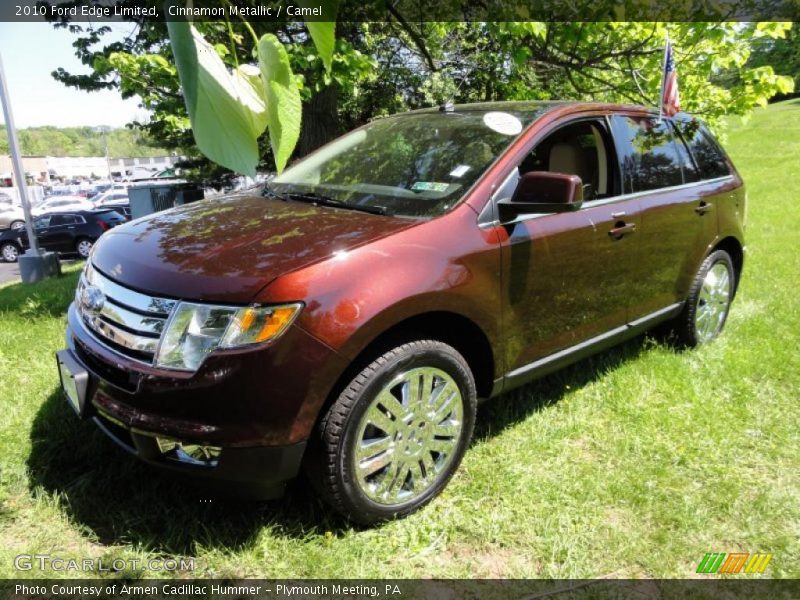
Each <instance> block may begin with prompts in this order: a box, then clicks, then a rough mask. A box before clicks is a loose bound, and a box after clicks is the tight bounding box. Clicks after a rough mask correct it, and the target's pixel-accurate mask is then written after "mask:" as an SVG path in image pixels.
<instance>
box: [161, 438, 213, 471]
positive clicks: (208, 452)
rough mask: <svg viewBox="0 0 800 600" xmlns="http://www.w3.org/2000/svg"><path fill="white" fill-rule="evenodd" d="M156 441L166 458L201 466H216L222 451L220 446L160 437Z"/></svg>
mask: <svg viewBox="0 0 800 600" xmlns="http://www.w3.org/2000/svg"><path fill="white" fill-rule="evenodd" d="M156 443H157V444H158V449H159V450H160V451H161V454H162V455H163V456H164V458H167V459H170V460H175V461H178V462H182V463H185V464H189V465H197V466H201V467H216V466H217V463H218V462H219V455H220V454H221V453H222V448H220V447H219V446H203V445H200V444H184V443H182V442H176V441H175V440H170V439H166V438H159V437H157V438H156Z"/></svg>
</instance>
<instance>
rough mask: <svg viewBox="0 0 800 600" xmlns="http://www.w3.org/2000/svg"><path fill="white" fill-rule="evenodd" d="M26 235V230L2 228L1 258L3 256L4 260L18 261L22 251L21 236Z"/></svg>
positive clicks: (0, 238) (0, 234) (0, 231)
mask: <svg viewBox="0 0 800 600" xmlns="http://www.w3.org/2000/svg"><path fill="white" fill-rule="evenodd" d="M24 235H25V232H24V230H20V229H2V230H0V258H2V260H3V262H11V263H13V262H17V259H18V258H19V254H20V252H21V251H22V242H21V240H20V237H21V236H24Z"/></svg>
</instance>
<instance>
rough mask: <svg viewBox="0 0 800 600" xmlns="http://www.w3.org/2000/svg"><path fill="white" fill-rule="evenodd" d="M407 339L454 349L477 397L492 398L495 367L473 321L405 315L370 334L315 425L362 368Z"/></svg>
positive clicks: (439, 313)
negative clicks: (466, 368) (464, 363)
mask: <svg viewBox="0 0 800 600" xmlns="http://www.w3.org/2000/svg"><path fill="white" fill-rule="evenodd" d="M411 339H434V340H438V341H440V342H444V343H445V344H448V345H450V346H452V347H453V348H455V349H456V350H457V351H458V352H459V354H461V355H462V356H463V357H464V360H466V361H467V364H468V365H469V367H470V370H471V371H472V374H473V377H474V378H475V387H476V390H477V393H478V397H479V398H488V397H490V396H491V395H492V393H493V391H494V383H495V377H496V369H497V368H496V364H495V356H494V350H493V348H492V345H491V342H490V341H489V337H488V336H487V335H486V333H485V332H484V331H483V329H481V327H480V326H479V325H478V324H477V323H476V322H475V321H473V320H472V319H470V318H469V317H467V316H465V315H463V314H460V313H457V312H452V311H449V310H433V311H429V312H424V313H418V314H415V315H412V316H408V317H406V318H403V319H401V320H399V321H397V322H396V323H394V324H393V325H391V326H389V327H385V328H384V329H382V330H381V331H379V332H377V333H374V334H373V335H372V336H371V338H370V340H369V341H368V342H367V343H366V344H365V345H364V346H363V347H362V348H361V349H360V350H358V352H357V354H356V356H355V358H354V359H353V360H352V361H351V362H350V365H349V366H348V367H347V368H346V369H345V370H344V371H343V372H342V373H341V374H340V375H339V377H338V378H337V380H336V383H335V384H334V385H333V387H332V388H331V390H330V392H329V393H328V396H327V398H326V399H325V402H324V403H323V404H322V406H321V407H320V410H319V413H318V415H317V423H318V422H319V421H320V420H321V419H322V418H324V416H325V414H326V413H327V412H328V409H329V407H330V406H331V404H333V402H335V401H336V398H337V397H338V396H339V394H340V393H341V392H342V390H343V389H344V388H345V387H346V386H347V384H348V383H349V382H350V381H351V380H352V379H353V377H355V376H356V375H357V374H358V373H359V372H361V371H362V370H363V369H364V367H366V366H367V365H368V364H369V363H370V362H371V361H372V360H374V359H375V358H376V357H378V356H380V355H381V354H383V353H384V352H387V351H388V350H390V349H391V348H393V347H395V346H397V345H400V344H402V343H404V342H407V341H409V340H411Z"/></svg>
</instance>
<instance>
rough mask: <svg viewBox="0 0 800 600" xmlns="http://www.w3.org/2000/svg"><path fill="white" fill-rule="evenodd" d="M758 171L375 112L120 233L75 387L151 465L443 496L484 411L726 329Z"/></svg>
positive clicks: (68, 384) (476, 121)
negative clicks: (560, 374)
mask: <svg viewBox="0 0 800 600" xmlns="http://www.w3.org/2000/svg"><path fill="white" fill-rule="evenodd" d="M745 202H746V200H745V192H744V187H743V184H742V180H741V178H740V177H739V175H738V174H737V172H736V170H735V169H734V167H733V165H732V164H731V162H730V160H729V159H728V158H727V157H726V156H725V154H724V152H723V151H722V149H721V148H720V146H719V145H718V144H717V143H716V141H714V139H713V138H712V136H711V135H710V134H709V132H708V131H707V130H706V128H705V127H704V126H703V125H702V124H701V123H700V122H698V121H697V120H696V119H693V118H691V117H689V116H686V115H679V116H677V117H675V118H672V119H664V120H661V119H659V118H658V117H657V116H655V115H654V114H653V113H652V112H651V111H649V110H648V109H645V108H641V107H635V106H616V105H605V104H579V103H541V102H511V103H489V104H475V105H467V106H456V107H452V106H448V107H443V108H442V109H438V110H437V109H430V110H421V111H415V112H411V113H408V114H403V115H397V116H393V117H387V118H382V119H378V120H375V121H373V122H371V123H370V124H368V125H366V126H364V127H361V128H360V129H357V130H355V131H353V132H351V133H349V134H347V135H345V136H343V137H341V138H339V139H337V140H336V141H334V142H332V143H330V144H328V145H327V146H325V147H323V148H322V149H320V150H318V151H317V152H315V153H314V154H312V155H310V156H308V157H307V158H305V159H304V160H302V161H300V162H298V163H297V164H296V165H294V166H292V167H291V168H290V169H288V170H286V171H285V172H284V173H283V174H282V175H280V176H278V177H276V178H274V179H272V180H271V181H270V182H269V183H268V184H267V185H266V186H265V188H264V189H263V191H262V192H261V193H257V194H238V195H232V196H228V197H226V198H223V199H214V200H208V201H203V202H198V203H195V204H190V205H187V206H183V207H180V208H177V209H174V210H171V211H168V212H165V213H160V214H156V215H153V216H151V217H148V218H145V219H139V220H136V221H133V222H131V223H128V224H126V225H122V226H120V227H116V228H115V229H113V230H112V231H109V232H108V233H106V234H105V235H103V236H102V237H101V238H100V240H99V241H98V243H97V244H96V245H95V248H94V250H93V252H92V256H91V258H90V261H89V262H88V263H87V265H86V269H85V271H84V272H83V274H82V277H81V280H80V284H79V286H78V289H77V291H76V296H75V302H74V303H73V305H72V306H71V307H70V309H69V329H68V333H67V339H68V348H67V349H66V350H62V351H61V352H59V353H58V362H59V365H60V372H61V376H62V383H63V385H64V388H65V390H66V392H67V396H68V398H69V399H70V402H71V404H72V405H73V406H74V408H75V409H76V410H77V412H78V414H79V415H80V416H81V417H83V418H92V419H94V421H95V422H96V423H97V424H98V425H99V426H100V427H101V428H102V429H103V431H105V432H106V433H107V434H108V435H109V437H111V438H112V439H113V440H114V441H116V442H117V443H118V444H120V445H121V446H122V447H123V448H125V449H127V450H128V451H129V452H131V453H132V454H135V455H137V456H139V457H140V458H142V459H144V460H146V461H148V462H150V463H152V464H154V465H157V466H159V467H164V468H167V469H173V470H175V471H178V472H183V473H189V474H192V475H196V476H198V477H205V478H207V479H208V480H209V481H216V482H218V483H222V484H223V487H225V488H226V489H227V490H229V491H230V490H232V491H236V492H238V493H241V494H245V493H248V494H253V493H256V494H258V495H260V496H262V497H265V496H270V495H275V494H279V493H280V492H281V491H282V489H283V486H284V484H285V482H286V481H287V480H289V479H291V478H293V477H295V476H296V475H297V474H298V472H299V471H300V469H301V467H303V468H304V469H305V470H306V472H307V473H308V476H309V479H310V480H311V482H312V483H313V484H314V485H315V486H316V487H317V488H318V489H319V490H320V492H321V493H322V494H323V495H324V497H325V498H327V500H328V501H329V502H330V503H331V504H332V505H333V506H334V507H335V508H336V509H337V510H339V511H341V512H342V513H344V514H345V515H347V516H348V517H350V518H351V519H353V520H356V521H360V522H363V523H372V522H376V521H380V520H382V519H386V518H391V517H394V516H398V515H403V514H406V513H409V512H411V511H413V510H414V509H416V508H418V507H420V506H421V505H422V504H424V503H426V502H427V501H429V500H430V499H431V498H432V497H434V496H435V495H436V494H437V493H438V492H439V491H441V489H442V488H443V487H444V486H445V485H446V483H447V481H448V480H449V478H450V477H451V476H452V475H453V473H454V472H455V471H456V469H457V467H458V464H459V462H460V461H461V458H462V456H463V454H464V451H465V449H466V448H467V446H468V445H469V442H470V437H471V434H472V429H473V425H474V422H475V409H476V404H477V403H478V402H479V401H480V400H482V399H486V398H491V397H493V396H497V395H498V394H501V393H503V392H507V391H508V390H510V389H512V388H514V387H516V386H519V385H521V384H523V383H525V382H527V381H530V380H531V379H534V378H536V377H538V376H541V375H542V374H545V373H547V372H550V371H552V370H554V369H557V368H559V367H561V366H562V365H565V364H567V363H570V362H573V361H575V360H577V359H580V358H581V357H584V356H586V355H588V354H590V353H592V352H597V351H599V350H602V349H604V348H607V347H609V346H611V345H612V344H616V343H618V342H620V341H622V340H624V339H626V338H630V337H631V336H635V335H637V334H639V333H641V332H643V331H645V330H646V329H648V328H651V327H653V326H654V325H657V324H660V323H665V322H670V323H671V325H672V327H673V329H674V331H675V334H676V337H677V339H678V340H679V341H680V342H681V343H682V344H684V345H688V346H693V345H696V344H699V343H703V342H708V341H710V340H712V339H713V338H714V337H715V336H717V335H718V334H719V332H720V331H721V330H722V327H723V325H724V323H725V319H726V317H727V314H728V310H729V307H730V302H731V300H732V299H733V296H734V293H735V291H736V286H737V283H738V281H739V278H740V275H741V272H742V264H743V258H744V242H743V229H744V215H745Z"/></svg>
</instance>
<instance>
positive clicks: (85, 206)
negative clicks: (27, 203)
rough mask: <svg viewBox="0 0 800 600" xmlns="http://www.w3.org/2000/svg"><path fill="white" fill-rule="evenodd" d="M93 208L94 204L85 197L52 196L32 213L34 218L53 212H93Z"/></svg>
mask: <svg viewBox="0 0 800 600" xmlns="http://www.w3.org/2000/svg"><path fill="white" fill-rule="evenodd" d="M93 208H94V204H92V203H91V202H90V201H89V200H87V199H86V198H84V197H83V196H51V197H49V198H45V199H44V202H42V203H41V204H39V205H38V206H37V207H36V208H34V209H33V210H32V211H31V212H32V213H33V216H35V217H38V216H41V215H46V214H48V213H52V212H64V211H73V210H92V209H93Z"/></svg>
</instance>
